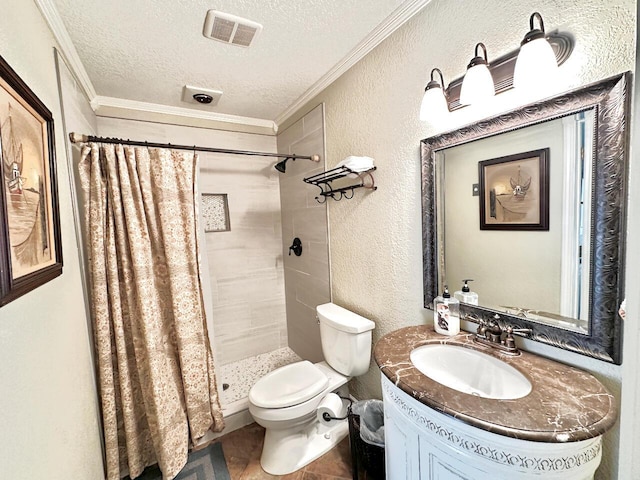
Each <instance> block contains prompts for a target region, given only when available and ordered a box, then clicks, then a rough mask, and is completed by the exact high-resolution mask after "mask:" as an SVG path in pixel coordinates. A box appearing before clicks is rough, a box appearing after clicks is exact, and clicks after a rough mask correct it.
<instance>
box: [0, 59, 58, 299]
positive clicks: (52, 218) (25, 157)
mask: <svg viewBox="0 0 640 480" xmlns="http://www.w3.org/2000/svg"><path fill="white" fill-rule="evenodd" d="M53 133H54V130H53V116H52V114H51V112H50V111H49V109H47V107H46V106H45V105H44V104H43V103H42V102H41V101H40V99H39V98H38V97H37V96H36V95H35V94H34V92H33V91H32V90H31V89H30V88H29V87H28V86H27V85H26V84H25V83H24V82H23V81H22V79H21V78H20V77H19V76H18V75H17V73H16V72H15V71H14V70H13V69H12V68H11V67H10V66H9V65H8V64H7V63H6V61H5V60H4V59H3V58H2V57H0V171H1V173H0V177H2V181H1V182H0V306H2V305H5V304H6V303H8V302H11V301H13V300H15V299H16V298H18V297H20V296H22V295H24V294H25V293H28V292H30V291H31V290H33V289H34V288H37V287H38V286H40V285H43V284H44V283H46V282H48V281H50V280H51V279H53V278H55V277H57V276H58V275H60V274H62V248H61V243H60V212H59V208H58V196H57V187H56V176H55V173H56V168H55V149H54V144H53Z"/></svg>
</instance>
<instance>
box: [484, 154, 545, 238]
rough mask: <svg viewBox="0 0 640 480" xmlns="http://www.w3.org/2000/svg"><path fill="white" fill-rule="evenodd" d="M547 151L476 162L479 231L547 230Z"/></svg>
mask: <svg viewBox="0 0 640 480" xmlns="http://www.w3.org/2000/svg"><path fill="white" fill-rule="evenodd" d="M548 162H549V149H548V148H543V149H540V150H533V151H530V152H522V153H517V154H515V155H508V156H506V157H499V158H493V159H491V160H484V161H482V162H478V175H479V178H480V230H549V168H548Z"/></svg>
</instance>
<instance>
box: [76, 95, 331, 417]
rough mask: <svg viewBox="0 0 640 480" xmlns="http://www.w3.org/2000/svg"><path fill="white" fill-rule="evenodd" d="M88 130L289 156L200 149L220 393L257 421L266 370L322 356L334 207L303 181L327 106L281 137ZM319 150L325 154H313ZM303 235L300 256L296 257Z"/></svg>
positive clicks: (234, 410)
mask: <svg viewBox="0 0 640 480" xmlns="http://www.w3.org/2000/svg"><path fill="white" fill-rule="evenodd" d="M71 126H73V123H71ZM85 126H86V124H85ZM66 128H67V130H69V129H70V125H66ZM85 130H86V128H85ZM87 133H90V134H99V135H100V136H102V137H114V138H123V137H124V138H136V139H141V140H146V141H148V142H158V143H166V142H170V143H171V144H172V145H176V144H184V145H194V144H197V145H202V146H211V147H214V149H217V150H221V149H229V150H242V151H252V152H253V151H258V152H270V153H271V154H272V155H273V154H276V153H281V154H285V156H284V157H282V156H281V157H280V158H278V157H276V156H255V155H251V156H249V155H246V156H245V155H242V156H241V155H230V154H229V153H224V152H212V151H199V156H200V161H199V165H200V170H199V174H198V180H197V182H196V183H197V185H195V188H196V189H197V192H198V196H199V199H200V202H199V209H200V212H199V213H200V220H201V225H200V252H199V253H200V257H201V262H202V271H203V278H202V284H203V300H204V304H205V311H206V316H207V327H208V334H209V338H210V342H211V345H212V348H213V352H214V357H215V365H216V375H217V383H218V390H219V392H220V398H221V403H222V407H223V413H224V415H225V420H226V423H227V425H229V426H230V427H231V428H230V429H233V428H238V427H240V426H242V425H244V424H247V423H249V422H251V421H252V420H251V417H250V415H249V414H248V410H247V408H248V400H247V396H248V392H249V389H250V388H251V386H252V385H253V384H254V383H255V382H256V381H257V380H258V379H259V378H260V377H262V376H264V375H265V374H266V373H268V372H269V371H272V370H274V369H276V368H278V367H280V366H283V365H286V364H288V363H292V362H296V361H299V360H301V359H308V360H311V361H314V362H315V361H320V360H322V354H321V348H320V336H319V329H318V325H317V322H316V318H315V307H316V305H319V304H321V303H326V302H329V301H330V300H331V296H330V285H329V279H330V276H329V260H328V258H329V257H328V233H327V211H326V205H324V204H323V205H321V204H319V203H318V202H316V201H315V198H314V197H315V195H316V194H317V188H316V187H314V186H312V185H308V184H306V183H304V182H303V180H302V179H303V178H304V177H306V176H309V175H312V174H315V173H318V172H321V171H323V170H324V168H325V167H324V165H325V162H324V156H325V151H324V112H323V106H322V105H319V106H318V107H317V108H315V109H314V110H312V111H311V112H310V113H309V114H307V115H306V116H305V117H303V118H302V119H300V120H299V121H298V122H296V123H294V124H293V125H291V126H290V127H289V128H287V129H285V130H284V131H283V132H282V133H280V134H279V135H278V136H277V137H276V136H267V135H256V134H248V133H239V132H224V131H219V130H211V129H202V128H195V127H186V126H176V125H169V124H161V123H151V122H141V121H136V120H128V119H116V118H107V117H96V118H95V126H94V127H93V128H91V129H90V131H89V132H87ZM71 150H72V154H73V155H74V156H75V154H74V153H73V148H71ZM75 150H78V149H77V148H76V149H75ZM289 154H291V157H289V158H288V159H287V156H286V155H289ZM293 155H297V156H298V157H297V158H295V160H294V161H292V159H293ZM313 155H319V156H320V158H321V161H320V162H315V161H309V160H310V159H312V156H313ZM305 157H306V158H305ZM282 158H285V160H284V161H281V160H282ZM314 160H315V159H314ZM285 164H286V168H285ZM276 165H279V168H278V169H276V168H274V167H275V166H276ZM283 170H284V171H283ZM78 194H79V192H78ZM81 219H82V210H79V212H78V215H77V221H78V222H81V221H82V220H81ZM78 228H79V229H80V225H79V226H78ZM295 237H299V238H300V239H301V241H302V248H303V254H302V255H301V256H296V255H289V253H290V251H289V247H290V245H291V241H292V239H293V238H295ZM81 254H82V252H81Z"/></svg>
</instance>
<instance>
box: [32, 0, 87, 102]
mask: <svg viewBox="0 0 640 480" xmlns="http://www.w3.org/2000/svg"><path fill="white" fill-rule="evenodd" d="M35 2H36V5H37V6H38V8H39V9H40V12H41V13H42V16H43V17H44V19H45V20H46V22H47V24H48V25H49V29H50V30H51V33H53V36H54V37H55V39H56V41H57V42H58V45H59V46H60V52H61V53H62V56H63V57H64V59H65V60H66V62H67V65H68V66H69V68H70V69H71V71H72V72H73V73H74V75H75V76H76V79H77V80H78V82H79V83H80V86H81V87H82V90H83V91H84V93H85V95H86V96H87V98H88V99H89V102H91V105H92V106H93V103H94V99H95V98H96V96H97V94H96V90H95V88H93V83H91V79H90V78H89V75H88V74H87V71H86V70H85V68H84V65H83V64H82V61H81V60H80V57H79V56H78V52H77V50H76V47H75V46H74V45H73V42H72V41H71V37H70V36H69V32H67V28H66V27H65V26H64V22H63V21H62V18H61V17H60V14H59V13H58V9H57V8H56V6H55V3H54V2H53V0H35Z"/></svg>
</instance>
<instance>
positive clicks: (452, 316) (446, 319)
mask: <svg viewBox="0 0 640 480" xmlns="http://www.w3.org/2000/svg"><path fill="white" fill-rule="evenodd" d="M433 328H434V329H435V331H436V332H438V333H440V334H442V335H457V334H458V333H460V302H459V301H458V299H457V298H451V294H450V293H449V288H448V287H447V286H446V285H445V286H444V292H443V293H442V296H437V297H436V298H435V299H434V300H433Z"/></svg>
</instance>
